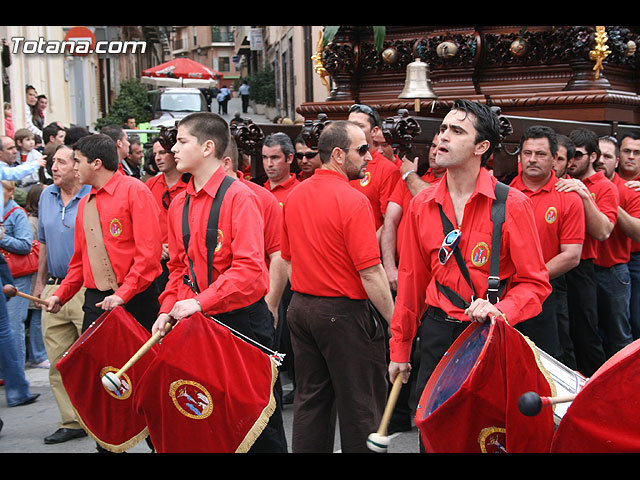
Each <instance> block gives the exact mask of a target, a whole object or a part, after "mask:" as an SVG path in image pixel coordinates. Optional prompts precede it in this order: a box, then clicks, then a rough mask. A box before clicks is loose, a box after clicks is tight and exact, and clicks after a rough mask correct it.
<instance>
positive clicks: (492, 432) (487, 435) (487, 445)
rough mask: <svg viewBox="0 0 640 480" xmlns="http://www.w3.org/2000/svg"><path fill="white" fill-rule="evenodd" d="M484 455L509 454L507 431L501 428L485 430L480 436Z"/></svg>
mask: <svg viewBox="0 0 640 480" xmlns="http://www.w3.org/2000/svg"><path fill="white" fill-rule="evenodd" d="M478 443H479V444H480V450H482V453H507V450H506V448H507V430H506V429H504V428H500V427H487V428H483V429H482V430H481V431H480V435H478Z"/></svg>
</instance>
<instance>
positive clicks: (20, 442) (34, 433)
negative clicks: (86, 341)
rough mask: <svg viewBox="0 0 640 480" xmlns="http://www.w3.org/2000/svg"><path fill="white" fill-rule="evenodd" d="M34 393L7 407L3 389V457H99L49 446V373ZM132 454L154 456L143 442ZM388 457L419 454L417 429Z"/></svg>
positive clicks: (90, 449) (397, 437)
mask: <svg viewBox="0 0 640 480" xmlns="http://www.w3.org/2000/svg"><path fill="white" fill-rule="evenodd" d="M25 372H26V375H27V380H28V381H29V383H30V386H31V391H32V392H33V393H39V394H40V397H39V398H38V400H37V401H36V402H35V403H32V404H31V405H24V406H19V407H11V408H8V407H7V401H6V397H5V392H4V387H0V418H1V419H2V421H3V422H4V427H3V429H2V431H0V453H96V443H95V441H94V440H93V439H91V438H89V437H84V438H78V439H74V440H70V441H68V442H66V443H61V444H57V445H45V443H44V441H43V439H44V437H46V436H48V435H50V434H52V433H53V432H54V431H55V430H56V429H57V428H58V422H59V419H60V415H59V413H58V408H57V405H56V402H55V400H54V398H53V393H51V388H49V378H48V370H46V369H41V368H27V369H26V370H25ZM282 380H283V390H284V393H285V394H286V393H287V392H289V391H290V390H291V382H290V381H289V380H288V379H287V378H286V372H285V373H283V374H282ZM283 418H284V424H285V430H286V435H287V442H288V446H289V451H291V425H292V421H293V405H285V406H284V409H283ZM372 433H373V432H372ZM335 452H336V453H338V452H340V438H339V436H338V435H337V434H336V441H335ZM128 453H150V450H149V447H148V446H147V444H146V442H144V441H142V442H140V443H139V444H138V445H136V446H135V447H133V448H132V449H130V450H128ZM388 453H418V431H417V429H416V427H415V426H414V427H413V429H412V430H411V431H409V432H403V433H396V434H393V435H391V436H390V442H389V449H388Z"/></svg>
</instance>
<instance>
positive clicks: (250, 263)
mask: <svg viewBox="0 0 640 480" xmlns="http://www.w3.org/2000/svg"><path fill="white" fill-rule="evenodd" d="M225 176H226V174H225V172H224V169H223V168H222V167H220V168H218V169H217V170H216V171H215V172H214V174H213V175H212V176H211V178H210V179H209V181H208V182H207V183H206V184H205V186H204V187H203V188H201V189H200V191H198V192H196V191H195V189H194V187H193V178H192V179H191V180H190V181H189V183H188V184H187V188H186V189H185V190H183V191H182V192H180V193H179V194H178V196H177V197H176V198H174V199H173V201H172V202H171V206H170V207H169V215H168V234H169V261H168V262H167V267H168V268H169V281H168V282H167V286H166V288H165V291H164V292H163V293H162V294H161V295H160V304H161V310H160V312H162V313H168V312H170V311H171V309H172V308H173V305H174V304H175V302H176V301H178V300H184V299H187V298H196V299H197V300H198V301H199V302H200V305H201V307H202V311H203V312H205V313H209V314H218V313H224V312H229V311H231V310H236V309H238V308H242V307H246V306H249V305H251V304H253V303H255V302H257V301H258V300H260V299H261V298H262V297H264V295H265V294H266V293H267V291H268V287H269V274H268V272H267V267H266V265H265V261H264V225H263V219H262V213H261V211H260V205H259V201H258V197H257V196H256V194H255V193H253V192H252V191H251V190H250V188H249V187H248V186H246V185H245V182H242V181H238V180H236V181H234V182H233V183H232V184H231V186H230V187H229V189H228V190H227V192H226V193H225V197H224V200H223V201H222V205H221V207H220V216H219V219H218V246H217V248H216V252H215V253H214V256H213V275H212V283H211V285H207V279H208V275H209V270H208V267H207V247H206V230H207V223H208V221H209V213H210V212H211V204H212V202H213V197H214V196H215V194H216V192H217V191H218V188H219V187H220V184H221V183H222V180H223V179H224V177H225ZM187 195H189V196H190V200H189V232H190V235H191V239H190V241H189V258H191V260H192V261H193V266H194V271H195V276H196V280H197V282H198V286H199V287H200V293H199V294H198V295H196V294H195V292H193V291H192V290H191V289H190V288H189V287H188V286H187V285H185V284H184V282H183V280H182V278H183V276H184V275H185V274H189V276H190V277H191V271H190V269H189V260H188V259H187V256H186V254H185V251H184V243H183V240H182V211H183V207H184V203H185V199H186V196H187ZM192 280H193V279H192Z"/></svg>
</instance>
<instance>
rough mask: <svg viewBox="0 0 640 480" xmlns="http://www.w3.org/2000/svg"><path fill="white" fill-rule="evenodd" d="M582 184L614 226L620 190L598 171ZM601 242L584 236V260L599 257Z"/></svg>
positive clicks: (586, 235) (589, 236)
mask: <svg viewBox="0 0 640 480" xmlns="http://www.w3.org/2000/svg"><path fill="white" fill-rule="evenodd" d="M582 183H584V184H585V186H586V187H587V188H588V189H589V191H590V192H591V196H592V197H593V200H594V201H595V202H596V205H597V207H598V209H599V210H600V211H601V212H602V213H604V214H605V215H606V216H607V218H608V219H609V220H610V221H611V222H613V223H614V224H615V223H616V221H617V220H618V204H619V195H618V188H617V187H616V186H615V185H614V184H613V182H611V181H610V180H609V179H608V178H607V177H605V176H604V172H603V171H602V170H599V171H597V172H596V173H594V174H593V175H591V176H590V177H587V178H585V179H584V180H583V181H582ZM599 243H600V242H599V241H598V240H596V239H595V238H593V237H592V236H591V235H589V234H588V233H586V234H585V236H584V245H583V246H582V257H581V258H582V260H585V259H594V260H595V258H596V257H597V256H598V249H599V245H598V244H599Z"/></svg>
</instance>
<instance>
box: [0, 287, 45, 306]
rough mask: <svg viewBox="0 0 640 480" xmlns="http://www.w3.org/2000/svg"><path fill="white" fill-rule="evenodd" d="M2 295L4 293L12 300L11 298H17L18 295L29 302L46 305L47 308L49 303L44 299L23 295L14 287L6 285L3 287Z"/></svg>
mask: <svg viewBox="0 0 640 480" xmlns="http://www.w3.org/2000/svg"><path fill="white" fill-rule="evenodd" d="M2 293H4V294H5V295H6V296H7V297H9V298H11V297H15V296H16V295H17V296H19V297H22V298H26V299H28V300H31V301H32V302H34V303H39V304H40V305H44V306H47V302H45V301H44V300H43V299H42V298H39V297H34V296H33V295H28V294H26V293H22V292H21V291H20V290H18V289H17V288H16V287H15V286H13V285H9V284H7V285H4V286H3V287H2Z"/></svg>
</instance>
